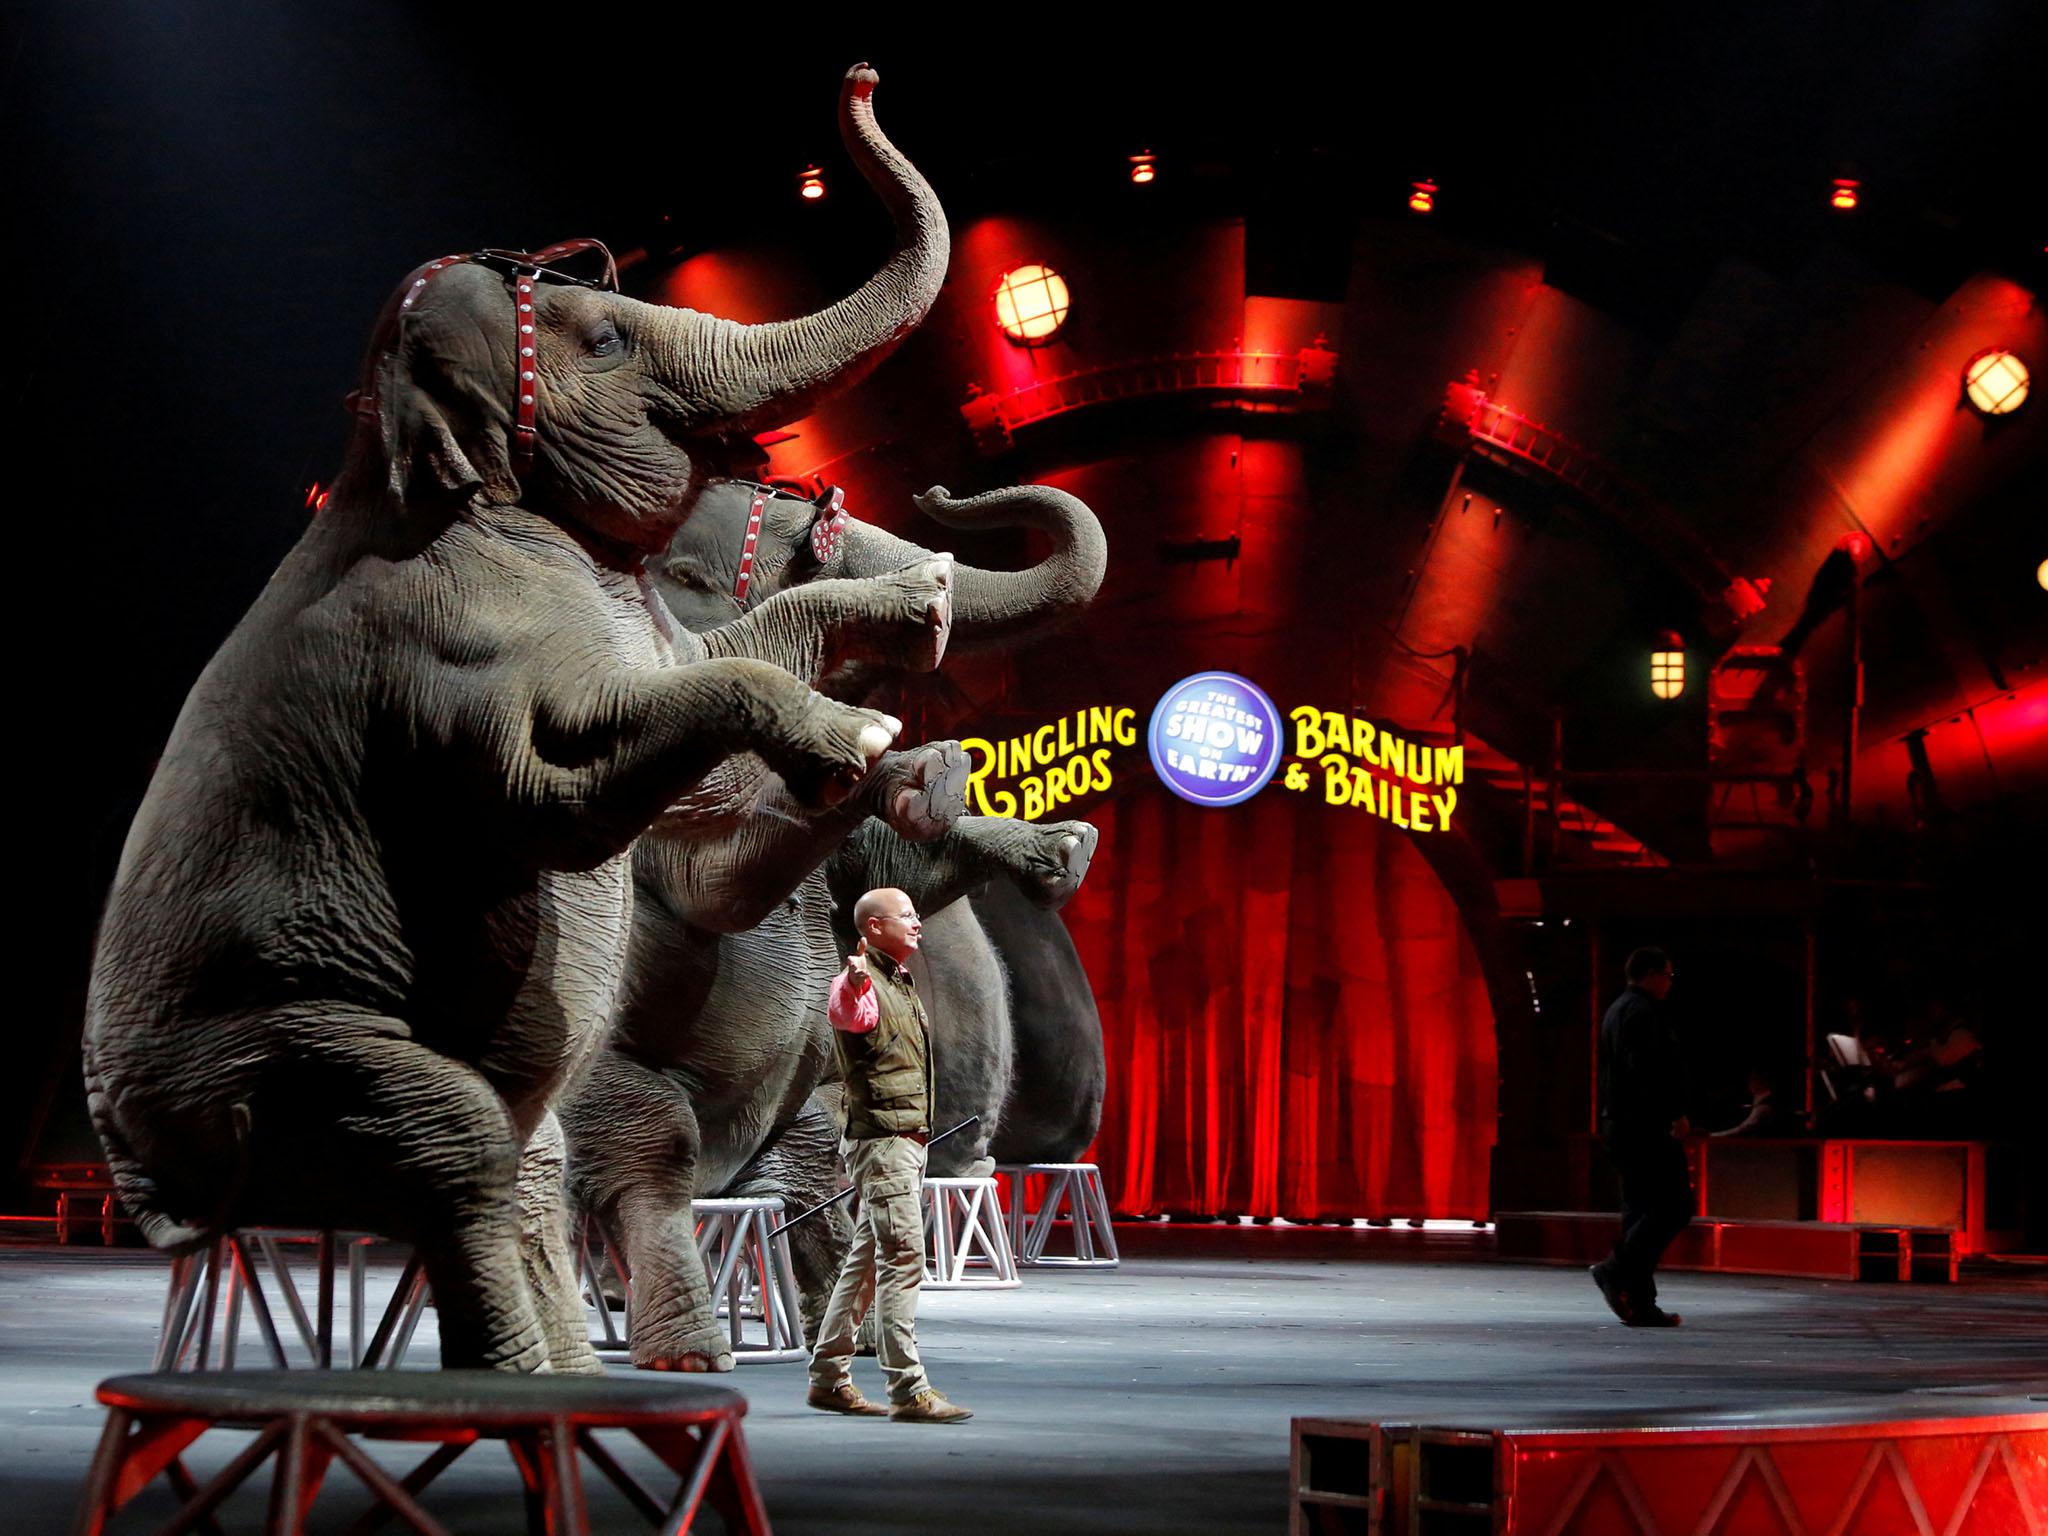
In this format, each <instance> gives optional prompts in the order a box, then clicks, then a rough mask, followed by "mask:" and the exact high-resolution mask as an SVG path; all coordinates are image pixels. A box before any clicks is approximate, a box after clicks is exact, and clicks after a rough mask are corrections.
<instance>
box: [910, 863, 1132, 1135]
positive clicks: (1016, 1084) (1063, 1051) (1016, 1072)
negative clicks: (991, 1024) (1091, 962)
mask: <svg viewBox="0 0 2048 1536" xmlns="http://www.w3.org/2000/svg"><path fill="white" fill-rule="evenodd" d="M974 913H975V916H976V917H977V918H978V919H979V920H980V922H981V927H982V931H983V933H984V934H986V936H987V938H988V941H989V947H990V948H991V949H993V950H994V951H995V954H996V958H997V959H998V960H999V961H1000V962H1001V963H1002V966H1003V970H1004V972H1005V974H1006V975H1008V977H1009V979H1010V992H1009V1003H1010V1010H1009V1012H1010V1032H1011V1036H1012V1039H1013V1041H1014V1052H1013V1062H1014V1065H1013V1066H1012V1069H1011V1078H1010V1085H1011V1086H1010V1093H1009V1098H1008V1100H1007V1101H1006V1103H1005V1107H1004V1111H1003V1118H1002V1122H1001V1124H1000V1125H998V1126H997V1128H996V1132H995V1134H994V1136H993V1137H992V1138H991V1140H990V1143H989V1148H988V1152H989V1155H990V1156H991V1157H993V1158H994V1159H995V1160H996V1161H997V1162H998V1163H1071V1162H1074V1161H1075V1160H1076V1159H1078V1158H1079V1157H1080V1156H1081V1154H1082V1153H1083V1152H1085V1151H1086V1150H1087V1149H1088V1145H1089V1143H1090V1142H1092V1141H1094V1140H1095V1133H1096V1132H1097V1131H1098V1130H1100V1129H1101V1127H1102V1094H1103V1088H1104V1084H1105V1075H1106V1074H1105V1071H1104V1063H1103V1055H1102V1016H1101V1015H1100V1014H1099V1013H1098V1012H1097V1011H1096V1008H1095V989H1094V988H1093V987H1091V986H1090V985H1089V984H1088V972H1087V970H1086V969H1085V968H1084V967H1083V966H1082V964H1081V956H1080V953H1079V952H1078V951H1077V950H1076V949H1075V948H1074V940H1073V938H1072V936H1071V935H1069V934H1068V932H1067V925H1066V924H1065V923H1063V922H1061V921H1060V919H1059V917H1058V916H1057V915H1056V913H1055V912H1054V911H1053V909H1051V908H1049V907H1047V906H1046V905H1045V904H1044V903H1042V902H1034V901H1032V900H1030V899H1029V893H1027V892H1024V891H1020V890H1018V889H1016V888H1015V887H1013V886H1011V885H1009V884H1007V883H1006V882H1003V881H995V882H992V883H991V884H990V885H989V886H988V888H987V889H986V890H984V891H982V892H979V893H977V894H976V896H975V898H974ZM933 953H934V954H935V955H936V954H937V951H936V950H934V951H933Z"/></svg>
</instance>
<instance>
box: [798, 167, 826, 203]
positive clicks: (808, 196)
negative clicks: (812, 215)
mask: <svg viewBox="0 0 2048 1536" xmlns="http://www.w3.org/2000/svg"><path fill="white" fill-rule="evenodd" d="M796 192H797V196H798V197H801V198H802V199H803V200H804V201H805V202H807V203H815V202H816V201H817V200H818V199H819V198H821V197H823V196H824V195H825V171H824V168H823V167H822V166H816V165H807V166H805V167H804V168H803V170H801V171H800V172H798V173H797V178H796Z"/></svg>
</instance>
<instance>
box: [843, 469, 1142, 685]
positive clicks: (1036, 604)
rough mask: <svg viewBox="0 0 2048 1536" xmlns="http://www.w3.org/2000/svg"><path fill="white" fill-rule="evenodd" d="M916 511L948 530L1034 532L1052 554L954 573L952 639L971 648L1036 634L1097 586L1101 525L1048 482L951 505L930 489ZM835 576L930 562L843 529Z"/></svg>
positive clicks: (892, 539)
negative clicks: (1009, 567)
mask: <svg viewBox="0 0 2048 1536" xmlns="http://www.w3.org/2000/svg"><path fill="white" fill-rule="evenodd" d="M915 500H916V503H917V508H918V510H919V511H921V512H923V513H925V514H926V515H927V516H928V517H931V518H933V519H934V520H936V521H938V522H940V523H943V524H945V525H946V526H947V527H949V528H1037V529H1040V530H1041V531H1043V532H1045V533H1047V534H1049V535H1051V538H1052V546H1053V547H1052V553H1051V554H1050V555H1048V556H1047V557H1046V558H1045V559H1044V560H1041V561H1040V562H1039V563H1038V564H1036V565H1034V566H1032V567H1030V568H1029V569H1027V570H1022V571H991V570H984V569H982V568H981V567H979V566H972V565H955V566H954V568H953V625H954V629H953V638H954V645H955V646H956V648H960V649H967V650H976V649H984V648H987V647H990V646H993V645H1000V644H1005V643H1007V642H1009V641H1011V640H1015V639H1017V638H1019V637H1020V636H1022V635H1025V634H1036V633H1038V632H1039V631H1041V630H1043V629H1045V628H1047V627H1048V626H1049V625H1052V624H1055V623H1057V622H1059V621H1060V620H1061V619H1063V618H1067V617H1070V616H1071V615H1073V614H1076V613H1079V612H1080V611H1081V610H1082V609H1083V608H1085V607H1086V606H1087V605H1088V603H1089V602H1090V601H1091V600H1092V599H1093V598H1094V596H1095V594H1096V592H1097V590H1098V589H1100V587H1101V586H1102V576H1103V572H1104V571H1105V570H1106V569H1107V568H1108V564H1109V545H1108V541H1107V540H1105V539H1104V538H1103V536H1102V524H1101V523H1099V522H1097V521H1096V518H1095V514H1094V513H1093V512H1091V511H1089V509H1088V506H1087V504H1086V503H1084V502H1083V501H1081V500H1080V499H1079V498H1078V497H1074V496H1069V495H1068V494H1067V493H1066V492H1065V491H1062V490H1057V489H1055V488H1054V487H1052V486H1049V485H1019V486H1011V487H1006V488H1005V489H1002V490H996V491H989V492H986V493H984V494H983V495H980V496H970V497H968V498H966V499H965V500H963V501H955V500H954V499H953V498H952V497H951V496H950V495H948V494H947V492H946V489H945V487H943V486H933V487H932V488H931V489H930V490H929V491H926V492H925V493H924V495H922V496H919V497H917V498H915ZM845 538H846V546H845V547H846V553H845V558H844V564H843V567H842V569H841V571H840V574H842V575H846V576H871V575H878V574H880V573H882V572H885V571H894V570H900V569H901V568H903V567H904V566H907V565H910V564H913V563H914V562H916V561H919V560H923V559H927V558H929V557H930V553H931V552H930V551H929V550H925V549H921V548H920V547H918V546H917V545H915V544H912V543H911V542H910V541H909V540H907V539H899V538H897V537H896V536H895V535H894V534H891V533H885V532H883V531H882V530H881V529H879V528H876V527H873V526H871V525H869V524H865V523H855V524H852V525H850V526H849V527H848V528H847V530H846V535H845Z"/></svg>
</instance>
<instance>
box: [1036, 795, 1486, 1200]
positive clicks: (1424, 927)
mask: <svg viewBox="0 0 2048 1536" xmlns="http://www.w3.org/2000/svg"><path fill="white" fill-rule="evenodd" d="M1086 814H1087V816H1088V817H1089V819H1090V820H1092V821H1094V822H1095V823H1096V824H1097V825H1098V826H1100V827H1101V828H1102V846H1101V852H1100V853H1099V854H1098V856H1097V858H1096V861H1095V866H1094V868H1093V869H1092V870H1091V871H1090V872H1089V876H1088V881H1087V883H1086V884H1085V885H1084V886H1083V887H1082V889H1081V891H1080V893H1079V894H1078V895H1077V896H1076V897H1075V898H1074V901H1073V902H1072V904H1071V905H1070V906H1069V907H1068V908H1067V919H1068V924H1069V927H1070V929H1071V930H1072V932H1073V935H1074V939H1075V942H1076V944H1077V945H1078V947H1079V948H1080V951H1081V956H1082V959H1083V960H1084V961H1085V962H1086V964H1087V967H1088V974H1089V978H1090V980H1091V981H1092V982H1093V984H1094V988H1095V995H1096V998H1097V1001H1098V1004H1099V1006H1100V1008H1101V1011H1102V1028H1103V1036H1104V1046H1105V1048H1106V1051H1107V1055H1108V1063H1109V1083H1108V1092H1107V1095H1106V1098H1105V1102H1104V1105H1103V1115H1102V1131H1101V1134H1100V1136H1099V1137H1098V1138H1097V1141H1096V1145H1095V1151H1094V1153H1093V1154H1092V1155H1093V1158H1094V1160H1095V1161H1097V1162H1099V1163H1101V1165H1102V1169H1103V1176H1104V1178H1105V1180H1106V1181H1107V1183H1108V1188H1109V1194H1110V1200H1111V1203H1112V1204H1113V1205H1114V1206H1115V1207H1116V1208H1117V1209H1118V1210H1120V1211H1125V1212H1146V1213H1150V1212H1159V1211H1167V1210H1172V1211H1189V1212H1195V1213H1200V1214H1211V1215H1216V1214H1239V1213H1242V1214H1251V1215H1279V1216H1289V1217H1296V1218H1317V1217H1345V1216H1465V1217H1475V1218H1476V1217H1481V1216H1484V1215H1485V1214H1486V1212H1487V1165H1488V1154H1489V1152H1490V1151H1491V1149H1492V1146H1493V1141H1494V1120H1495V1060H1494V1033H1493V1011H1492V1009H1491V1007H1490V1006H1489V1004H1488V1001H1487V994H1486V986H1485V983H1484V980H1483V979H1482V977H1481V974H1480V968H1479V961H1478V958H1477V956H1476V955H1475V954H1474V952H1473V948H1472V943H1471V940H1470V939H1469V938H1468V937H1467V935H1466V932H1465V927H1464V923H1463V921H1462V920H1461V918H1460V916H1459V913H1458V910H1457V908H1456V906H1455V905H1454V904H1453V902H1452V900H1451V897H1450V895H1449V893H1448V892H1447V891H1445V889H1444V887H1443V885H1442V884H1441V883H1440V882H1439V881H1438V879H1437V878H1436V875H1435V873H1434V872H1433V871H1432V870H1431V869H1430V867H1429V865H1428V863H1427V862H1426V861H1425V860H1424V859H1423V857H1422V855H1421V854H1420V853H1419V852H1417V851H1416V849H1415V847H1414V845H1413V844H1412V843H1411V842H1410V841H1409V835H1408V834H1405V833H1403V832H1400V831H1399V830H1397V829H1395V828H1393V827H1391V826H1389V825H1387V824H1386V823H1385V822H1382V821H1380V820H1378V819H1377V818H1375V817H1373V816H1371V815H1368V814H1366V813H1364V812H1357V811H1349V810H1340V809H1333V808H1330V807H1326V806H1323V805H1321V804H1319V803H1316V802H1314V801H1311V800H1308V799H1305V798H1298V797H1296V796H1294V795H1291V794H1286V793H1282V792H1281V791H1279V790H1278V789H1277V788H1275V789H1268V790H1267V791H1266V792H1265V793H1263V794H1261V795H1259V796H1258V797H1256V798H1255V799H1253V800H1251V801H1250V802H1248V803H1247V804H1245V805H1242V806H1239V807H1236V808H1233V809H1230V810H1221V811H1218V810H1207V809H1203V808H1200V807H1196V806H1192V805H1188V804H1186V803H1185V802H1183V801H1181V800H1178V799H1176V798H1174V797H1173V796H1172V795H1171V794H1169V793H1168V792H1166V791H1165V790H1164V789H1162V788H1160V787H1159V786H1158V785H1157V784H1156V783H1155V782H1151V781H1148V780H1140V781H1139V782H1136V783H1131V784H1129V786H1128V787H1127V788H1123V789H1121V790H1120V791H1119V792H1118V793H1117V794H1115V795H1113V796H1112V797H1111V798H1110V799H1109V800H1108V801H1107V802H1098V803H1096V804H1093V805H1091V806H1089V807H1088V809H1087V812H1086Z"/></svg>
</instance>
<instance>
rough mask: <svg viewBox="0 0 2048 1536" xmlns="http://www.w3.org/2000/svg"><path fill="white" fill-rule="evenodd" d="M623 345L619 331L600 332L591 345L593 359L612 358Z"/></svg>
mask: <svg viewBox="0 0 2048 1536" xmlns="http://www.w3.org/2000/svg"><path fill="white" fill-rule="evenodd" d="M622 345H624V343H622V342H621V341H620V340H619V333H618V332H617V331H613V330H605V331H600V332H599V333H598V334H597V335H596V337H594V338H593V339H592V341H591V343H590V352H591V355H592V356H593V357H610V356H611V355H612V354H613V353H614V352H616V351H618V350H619V348H620V347H621V346H622Z"/></svg>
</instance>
